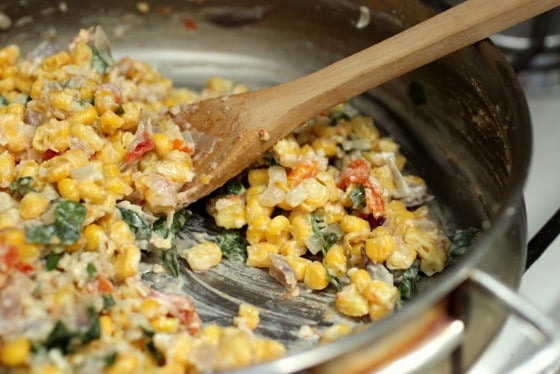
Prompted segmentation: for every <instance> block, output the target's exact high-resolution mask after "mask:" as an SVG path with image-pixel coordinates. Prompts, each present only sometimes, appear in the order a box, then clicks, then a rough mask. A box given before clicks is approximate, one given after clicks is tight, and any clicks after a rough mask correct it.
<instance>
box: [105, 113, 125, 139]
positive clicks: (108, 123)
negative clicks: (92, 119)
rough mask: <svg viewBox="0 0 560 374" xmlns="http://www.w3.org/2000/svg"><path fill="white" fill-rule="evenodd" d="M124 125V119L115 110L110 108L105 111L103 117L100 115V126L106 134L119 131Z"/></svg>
mask: <svg viewBox="0 0 560 374" xmlns="http://www.w3.org/2000/svg"><path fill="white" fill-rule="evenodd" d="M123 126H124V119H122V118H121V117H119V116H118V115H117V114H115V112H113V111H110V110H108V111H106V112H105V113H103V114H102V115H101V117H99V128H100V129H101V131H103V132H104V133H105V134H109V135H112V134H114V133H115V131H117V130H118V129H120V128H121V127H123Z"/></svg>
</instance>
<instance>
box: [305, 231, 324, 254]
mask: <svg viewBox="0 0 560 374" xmlns="http://www.w3.org/2000/svg"><path fill="white" fill-rule="evenodd" d="M305 246H306V247H307V249H309V252H311V253H312V254H314V255H316V254H317V253H319V252H321V250H322V249H323V241H322V240H321V238H320V237H319V235H310V236H309V237H308V238H307V239H305Z"/></svg>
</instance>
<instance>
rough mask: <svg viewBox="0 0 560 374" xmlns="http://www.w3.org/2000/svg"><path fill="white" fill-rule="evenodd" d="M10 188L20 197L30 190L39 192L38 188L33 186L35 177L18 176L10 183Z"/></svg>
mask: <svg viewBox="0 0 560 374" xmlns="http://www.w3.org/2000/svg"><path fill="white" fill-rule="evenodd" d="M9 188H10V191H11V192H12V193H13V194H14V195H16V196H19V197H23V196H25V194H27V193H28V192H37V189H36V188H35V187H33V177H22V178H18V179H16V180H15V181H13V182H12V183H10V186H9Z"/></svg>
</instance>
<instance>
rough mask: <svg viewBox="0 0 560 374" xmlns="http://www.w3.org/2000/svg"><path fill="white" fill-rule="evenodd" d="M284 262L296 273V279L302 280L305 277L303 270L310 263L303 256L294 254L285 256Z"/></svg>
mask: <svg viewBox="0 0 560 374" xmlns="http://www.w3.org/2000/svg"><path fill="white" fill-rule="evenodd" d="M286 262H287V263H288V265H290V267H291V268H292V270H293V271H294V272H295V273H296V279H297V280H298V281H302V280H303V278H304V277H305V272H306V270H307V266H309V264H311V260H310V259H308V258H304V257H299V256H295V255H291V256H286Z"/></svg>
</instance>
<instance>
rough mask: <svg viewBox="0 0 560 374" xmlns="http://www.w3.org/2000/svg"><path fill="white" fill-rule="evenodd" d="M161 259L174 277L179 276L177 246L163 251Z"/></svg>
mask: <svg viewBox="0 0 560 374" xmlns="http://www.w3.org/2000/svg"><path fill="white" fill-rule="evenodd" d="M161 261H162V262H163V265H164V266H165V267H166V268H167V270H168V271H169V273H170V274H171V275H172V276H173V277H174V278H177V277H179V255H178V254H177V248H176V247H175V246H173V247H171V248H169V249H168V250H165V251H163V252H161Z"/></svg>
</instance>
